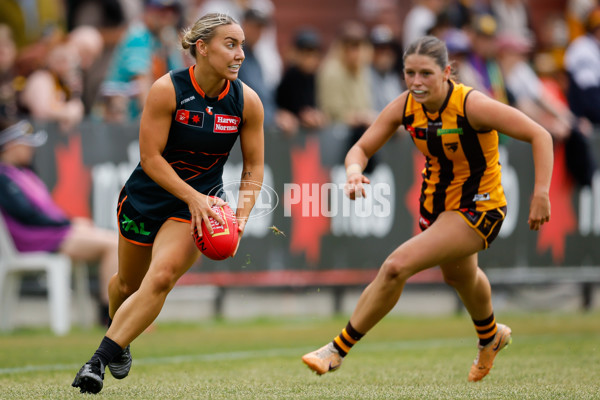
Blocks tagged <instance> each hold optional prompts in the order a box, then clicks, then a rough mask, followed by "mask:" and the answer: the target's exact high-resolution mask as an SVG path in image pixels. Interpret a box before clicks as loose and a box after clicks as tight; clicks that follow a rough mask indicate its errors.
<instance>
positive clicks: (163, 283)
mask: <svg viewBox="0 0 600 400" xmlns="http://www.w3.org/2000/svg"><path fill="white" fill-rule="evenodd" d="M148 278H149V279H150V282H149V283H150V285H151V287H152V290H153V291H154V292H156V293H164V292H167V293H168V292H170V291H171V289H173V286H175V283H177V278H178V275H177V274H175V272H174V271H173V270H172V269H170V268H163V269H161V270H160V271H157V272H156V273H154V274H152V275H150V276H149V277H148Z"/></svg>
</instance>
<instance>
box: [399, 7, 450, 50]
mask: <svg viewBox="0 0 600 400" xmlns="http://www.w3.org/2000/svg"><path fill="white" fill-rule="evenodd" d="M413 3H414V4H413V6H412V7H411V8H410V10H409V11H408V13H407V14H406V17H405V18H404V31H403V33H402V45H403V49H406V48H407V47H408V46H409V45H410V44H411V43H412V42H414V41H415V40H416V39H418V38H419V37H421V36H425V35H427V32H428V31H429V30H430V29H431V28H433V26H434V25H435V24H436V21H437V16H438V14H439V13H441V12H442V10H443V9H444V6H445V4H444V3H445V1H444V0H414V2H413Z"/></svg>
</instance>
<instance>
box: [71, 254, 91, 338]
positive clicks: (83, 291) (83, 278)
mask: <svg viewBox="0 0 600 400" xmlns="http://www.w3.org/2000/svg"><path fill="white" fill-rule="evenodd" d="M88 272H89V271H88V265H87V263H85V262H83V261H78V262H75V263H73V289H74V295H75V296H74V297H75V303H77V304H76V307H77V311H78V315H77V319H78V322H79V323H80V324H81V326H82V327H84V328H90V327H91V326H92V325H93V323H94V321H93V319H92V318H91V314H90V313H89V310H88V307H89V305H90V302H91V299H92V296H91V294H90V280H89V273H88Z"/></svg>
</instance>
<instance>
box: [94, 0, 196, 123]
mask: <svg viewBox="0 0 600 400" xmlns="http://www.w3.org/2000/svg"><path fill="white" fill-rule="evenodd" d="M180 13H181V4H180V2H179V0H145V3H144V12H143V13H142V16H141V19H140V20H138V21H134V22H132V23H131V24H130V26H129V27H128V29H127V31H126V32H125V34H124V36H123V38H122V39H121V41H120V42H119V44H118V45H117V47H116V48H115V50H114V53H113V59H112V61H111V64H110V65H109V67H108V71H107V76H106V79H105V80H104V82H103V83H102V86H101V88H100V91H101V94H102V95H103V97H104V101H105V104H104V105H105V110H104V119H105V120H106V121H110V122H124V121H127V120H135V119H137V118H139V116H140V115H141V110H142V108H143V105H144V102H145V100H146V97H147V95H148V92H149V90H150V87H151V86H152V83H153V82H154V81H155V80H156V79H158V78H159V77H161V76H162V75H164V74H165V73H167V72H168V71H170V70H173V69H178V68H182V67H183V66H184V61H183V56H182V53H181V52H180V51H179V49H180V46H179V44H178V43H177V32H176V27H177V23H178V21H179V16H180Z"/></svg>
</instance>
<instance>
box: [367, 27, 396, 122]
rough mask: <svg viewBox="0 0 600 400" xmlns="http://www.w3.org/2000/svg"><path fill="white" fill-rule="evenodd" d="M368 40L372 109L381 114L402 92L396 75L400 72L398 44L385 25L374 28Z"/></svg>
mask: <svg viewBox="0 0 600 400" xmlns="http://www.w3.org/2000/svg"><path fill="white" fill-rule="evenodd" d="M369 39H370V41H371V45H372V46H373V56H372V59H371V66H370V68H369V72H370V82H371V93H372V96H373V108H374V109H375V111H377V112H381V111H382V110H383V109H384V108H385V106H387V105H388V104H389V103H391V102H392V100H394V99H395V98H396V97H398V96H399V95H400V93H402V91H403V90H404V89H403V86H402V81H401V80H400V75H399V73H398V71H400V70H401V67H399V64H400V63H399V61H398V60H399V57H398V54H399V49H398V42H397V41H396V38H395V37H394V34H393V32H392V30H391V29H390V27H389V26H387V25H376V26H374V27H373V28H372V29H371V33H370V35H369Z"/></svg>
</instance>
